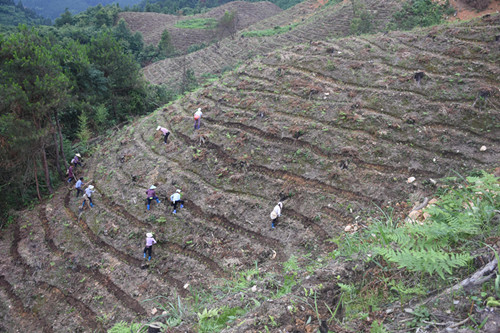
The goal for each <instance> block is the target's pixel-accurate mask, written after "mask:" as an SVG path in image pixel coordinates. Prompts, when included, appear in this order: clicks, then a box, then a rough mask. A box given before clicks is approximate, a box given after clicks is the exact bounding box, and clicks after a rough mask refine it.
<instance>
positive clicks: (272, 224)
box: [271, 202, 283, 229]
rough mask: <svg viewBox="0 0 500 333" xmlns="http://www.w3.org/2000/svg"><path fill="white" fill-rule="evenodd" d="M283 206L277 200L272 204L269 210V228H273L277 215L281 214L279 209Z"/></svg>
mask: <svg viewBox="0 0 500 333" xmlns="http://www.w3.org/2000/svg"><path fill="white" fill-rule="evenodd" d="M282 208H283V204H282V203H281V202H278V204H277V205H276V206H274V209H273V211H272V212H271V228H272V229H274V227H275V226H276V223H277V222H278V217H280V216H281V209H282Z"/></svg>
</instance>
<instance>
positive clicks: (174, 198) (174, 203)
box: [170, 189, 184, 214]
mask: <svg viewBox="0 0 500 333" xmlns="http://www.w3.org/2000/svg"><path fill="white" fill-rule="evenodd" d="M170 201H172V206H174V211H173V212H172V214H177V203H179V204H181V208H184V200H181V190H179V189H177V190H176V191H175V193H174V194H172V195H171V196H170Z"/></svg>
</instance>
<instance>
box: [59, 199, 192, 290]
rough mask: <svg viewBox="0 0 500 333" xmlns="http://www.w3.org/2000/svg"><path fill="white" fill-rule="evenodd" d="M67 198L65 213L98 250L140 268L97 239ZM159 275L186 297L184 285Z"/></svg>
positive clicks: (174, 279)
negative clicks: (73, 209)
mask: <svg viewBox="0 0 500 333" xmlns="http://www.w3.org/2000/svg"><path fill="white" fill-rule="evenodd" d="M69 196H70V193H69V192H68V194H66V196H65V198H64V208H65V211H66V213H67V215H68V216H69V217H70V218H71V219H72V220H73V221H74V222H75V223H76V224H77V225H78V226H79V227H80V229H82V230H83V232H84V233H85V234H86V235H87V237H88V238H89V239H90V240H91V241H92V242H94V243H95V244H97V245H99V247H100V248H103V249H105V250H106V251H107V252H109V253H112V254H113V255H114V256H115V257H117V258H119V259H120V260H122V261H124V262H126V263H127V264H129V265H131V266H136V267H140V266H141V264H142V261H141V260H140V259H137V258H134V257H132V256H130V255H128V254H126V253H123V252H121V251H119V250H117V249H116V248H115V247H114V246H112V245H110V244H108V243H106V242H105V241H103V240H102V239H101V238H99V237H98V236H97V235H96V234H94V232H93V231H92V230H91V229H90V228H89V226H88V225H87V223H85V221H84V220H83V219H82V218H80V217H78V216H76V214H75V213H74V212H73V211H72V210H71V209H70V208H69V200H70V197H69ZM159 274H160V275H161V276H163V277H164V278H165V280H166V281H167V282H169V284H171V285H173V286H175V287H176V288H177V290H178V292H179V293H180V294H181V295H183V296H186V295H187V291H186V290H185V289H184V288H183V286H184V284H183V283H182V282H181V281H179V280H177V279H176V278H174V277H172V276H170V275H169V274H168V273H167V272H161V273H159ZM108 279H109V278H108Z"/></svg>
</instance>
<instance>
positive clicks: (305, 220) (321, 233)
mask: <svg viewBox="0 0 500 333" xmlns="http://www.w3.org/2000/svg"><path fill="white" fill-rule="evenodd" d="M286 214H287V216H291V217H293V218H295V219H297V220H299V221H300V222H301V223H302V224H303V225H304V228H309V227H310V228H311V229H313V230H314V233H315V234H316V236H318V238H319V239H320V240H321V243H323V245H325V242H326V241H327V240H328V238H329V237H330V235H329V234H328V233H327V232H326V230H325V229H323V228H322V227H321V226H320V225H319V224H317V223H315V222H314V221H313V220H312V219H311V218H309V217H307V216H305V215H302V214H301V213H299V212H297V211H296V210H293V209H291V208H287V209H286Z"/></svg>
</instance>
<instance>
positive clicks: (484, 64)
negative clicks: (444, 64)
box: [393, 36, 498, 77]
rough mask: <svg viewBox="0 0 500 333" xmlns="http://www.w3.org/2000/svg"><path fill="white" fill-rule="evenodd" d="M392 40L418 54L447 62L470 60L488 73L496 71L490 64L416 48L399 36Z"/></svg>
mask: <svg viewBox="0 0 500 333" xmlns="http://www.w3.org/2000/svg"><path fill="white" fill-rule="evenodd" d="M393 38H394V39H395V40H397V41H398V42H399V43H401V44H403V45H405V46H406V47H408V48H413V49H416V50H418V52H419V53H422V54H432V55H433V56H434V57H436V58H444V59H448V60H457V61H464V60H470V61H473V62H474V63H477V64H480V65H482V66H484V67H485V68H486V69H487V70H489V71H490V73H494V72H495V69H496V68H494V67H492V66H493V65H492V64H489V63H485V62H482V61H479V60H478V59H477V58H470V59H468V58H458V57H452V56H449V55H447V54H444V53H437V52H435V51H433V50H432V49H428V48H427V49H425V48H423V47H420V46H417V45H416V44H410V42H407V41H404V40H403V38H402V37H400V36H393ZM497 77H498V76H497Z"/></svg>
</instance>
